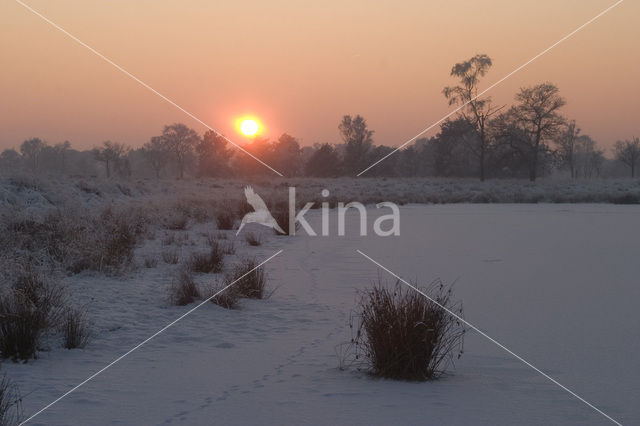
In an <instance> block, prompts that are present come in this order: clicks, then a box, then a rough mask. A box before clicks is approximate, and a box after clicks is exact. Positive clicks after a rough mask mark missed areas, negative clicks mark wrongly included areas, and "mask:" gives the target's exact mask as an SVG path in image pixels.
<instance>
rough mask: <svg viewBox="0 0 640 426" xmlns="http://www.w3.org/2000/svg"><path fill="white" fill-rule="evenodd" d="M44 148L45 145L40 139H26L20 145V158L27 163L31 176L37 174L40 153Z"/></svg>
mask: <svg viewBox="0 0 640 426" xmlns="http://www.w3.org/2000/svg"><path fill="white" fill-rule="evenodd" d="M46 146H47V144H46V143H45V142H43V141H42V140H41V139H40V138H31V139H27V140H26V141H24V142H22V145H20V153H21V154H22V158H23V159H24V161H26V162H27V164H28V165H29V167H30V168H31V172H32V173H33V174H37V173H38V166H39V163H40V155H41V154H42V151H43V150H44V149H45V147H46Z"/></svg>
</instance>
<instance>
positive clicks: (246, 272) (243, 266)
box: [226, 259, 267, 299]
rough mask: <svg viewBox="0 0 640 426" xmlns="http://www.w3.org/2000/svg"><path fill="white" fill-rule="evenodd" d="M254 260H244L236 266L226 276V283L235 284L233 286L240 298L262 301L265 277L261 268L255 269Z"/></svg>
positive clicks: (264, 290)
mask: <svg viewBox="0 0 640 426" xmlns="http://www.w3.org/2000/svg"><path fill="white" fill-rule="evenodd" d="M257 265H258V262H256V260H255V259H244V260H242V261H241V262H240V263H239V264H238V265H236V266H235V267H234V268H233V270H232V271H231V272H230V274H229V275H228V276H227V280H226V281H227V282H233V281H236V280H237V282H236V283H235V284H234V285H233V287H234V288H235V289H236V291H237V292H238V294H239V295H240V296H241V297H246V298H249V299H264V298H265V297H266V295H267V294H266V287H267V277H266V274H265V272H264V269H262V268H257V269H254V268H256V266H257Z"/></svg>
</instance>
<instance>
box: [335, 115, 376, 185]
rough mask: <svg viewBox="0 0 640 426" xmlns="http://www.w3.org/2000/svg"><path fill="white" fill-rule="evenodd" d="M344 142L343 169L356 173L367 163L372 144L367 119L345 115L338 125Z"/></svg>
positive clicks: (371, 135) (371, 133)
mask: <svg viewBox="0 0 640 426" xmlns="http://www.w3.org/2000/svg"><path fill="white" fill-rule="evenodd" d="M338 130H339V131H340V136H341V137H342V140H343V141H344V143H345V151H344V171H345V172H346V173H348V174H357V173H359V172H361V171H362V170H363V169H364V168H366V167H367V166H368V165H369V164H368V161H369V159H370V157H369V156H368V154H369V151H370V150H371V146H372V145H373V133H374V132H373V130H369V129H368V128H367V121H366V120H365V119H364V118H362V117H361V116H359V115H356V116H355V117H351V116H350V115H345V116H344V117H343V118H342V121H341V122H340V125H339V126H338Z"/></svg>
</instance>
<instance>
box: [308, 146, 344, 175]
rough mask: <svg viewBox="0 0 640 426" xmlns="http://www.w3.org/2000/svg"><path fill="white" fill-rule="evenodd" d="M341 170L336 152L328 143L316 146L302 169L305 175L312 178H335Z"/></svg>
mask: <svg viewBox="0 0 640 426" xmlns="http://www.w3.org/2000/svg"><path fill="white" fill-rule="evenodd" d="M341 169H342V165H341V163H340V157H339V156H338V152H337V151H336V149H335V148H334V147H333V146H331V145H329V144H328V143H325V144H322V145H317V146H316V149H315V151H314V152H313V153H312V154H311V156H310V157H309V160H307V162H306V164H305V167H304V170H305V175H307V176H313V177H335V176H338V175H339V174H340V172H341Z"/></svg>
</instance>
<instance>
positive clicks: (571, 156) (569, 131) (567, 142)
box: [554, 120, 580, 179]
mask: <svg viewBox="0 0 640 426" xmlns="http://www.w3.org/2000/svg"><path fill="white" fill-rule="evenodd" d="M579 135H580V128H579V127H577V126H576V121H575V120H571V121H570V122H569V123H566V124H565V126H564V129H562V131H561V132H560V133H559V134H558V137H557V138H556V139H555V141H554V142H555V143H556V145H558V155H559V156H560V162H561V164H562V165H563V166H564V167H568V168H569V172H570V173H571V179H575V178H576V177H577V174H578V171H577V170H576V149H577V146H576V144H577V143H578V138H579Z"/></svg>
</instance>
